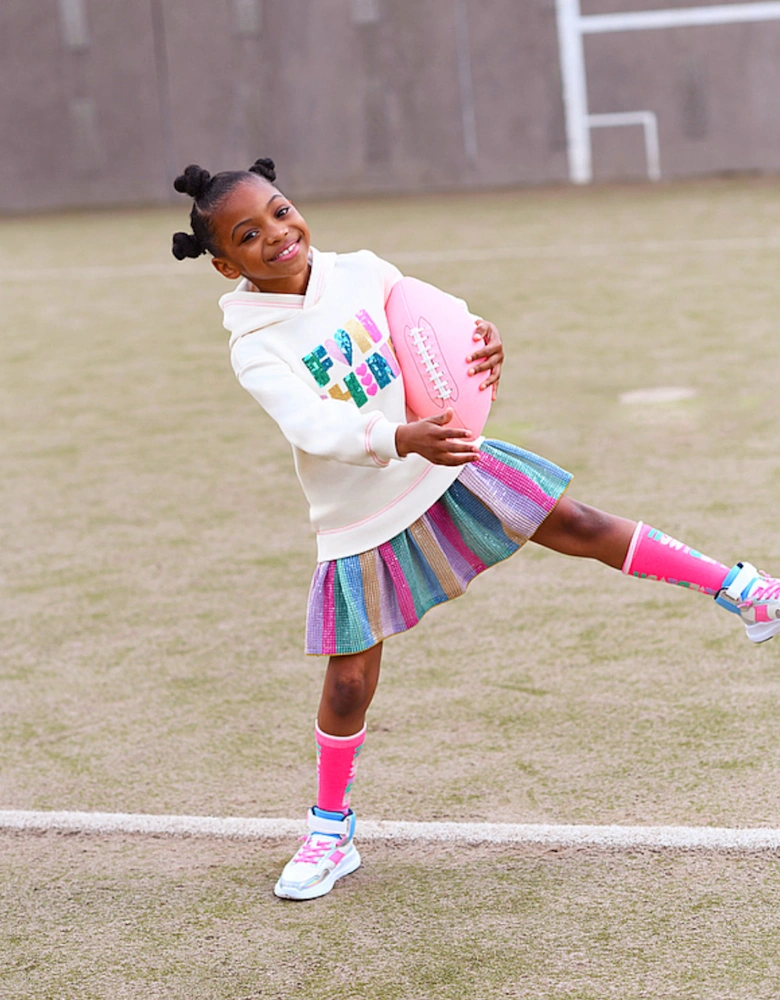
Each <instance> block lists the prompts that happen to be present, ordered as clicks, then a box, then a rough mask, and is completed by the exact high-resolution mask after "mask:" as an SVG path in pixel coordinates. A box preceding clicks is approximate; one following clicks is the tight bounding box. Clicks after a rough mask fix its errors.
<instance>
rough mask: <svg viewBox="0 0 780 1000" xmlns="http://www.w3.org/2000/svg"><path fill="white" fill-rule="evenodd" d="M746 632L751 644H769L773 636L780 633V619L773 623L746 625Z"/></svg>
mask: <svg viewBox="0 0 780 1000" xmlns="http://www.w3.org/2000/svg"><path fill="white" fill-rule="evenodd" d="M745 631H746V632H747V637H748V639H750V641H751V642H768V641H769V640H770V639H771V638H772V637H773V636H775V635H777V634H778V633H780V618H776V619H775V620H774V621H772V622H753V623H752V624H750V623H748V622H746V623H745Z"/></svg>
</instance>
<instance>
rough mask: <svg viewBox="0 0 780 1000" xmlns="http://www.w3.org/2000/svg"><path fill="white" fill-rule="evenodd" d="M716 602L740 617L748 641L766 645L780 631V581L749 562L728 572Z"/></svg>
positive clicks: (742, 563) (737, 565)
mask: <svg viewBox="0 0 780 1000" xmlns="http://www.w3.org/2000/svg"><path fill="white" fill-rule="evenodd" d="M715 601H716V603H717V604H720V606H721V607H723V608H726V609H727V610H728V611H733V612H734V613H735V614H738V615H739V616H740V618H741V619H742V621H743V622H744V623H745V630H746V631H747V637H748V639H750V641H751V642H766V641H767V639H771V638H772V636H775V635H777V634H778V633H779V632H780V580H776V579H775V578H774V577H773V576H769V575H768V574H767V573H762V572H759V570H757V569H756V567H755V566H752V565H751V564H750V563H747V562H740V563H737V564H736V566H734V567H732V569H730V570H729V572H728V575H727V576H726V579H725V580H724V581H723V586H722V587H721V589H720V590H719V591H718V593H717V594H716V595H715Z"/></svg>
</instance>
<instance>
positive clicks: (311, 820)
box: [306, 809, 352, 837]
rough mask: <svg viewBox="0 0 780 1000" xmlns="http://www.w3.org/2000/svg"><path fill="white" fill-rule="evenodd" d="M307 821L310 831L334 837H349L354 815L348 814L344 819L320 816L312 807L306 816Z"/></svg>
mask: <svg viewBox="0 0 780 1000" xmlns="http://www.w3.org/2000/svg"><path fill="white" fill-rule="evenodd" d="M306 823H307V826H308V828H309V833H324V834H329V835H330V836H332V837H347V836H349V832H350V827H351V825H352V817H351V816H350V815H347V816H345V817H344V819H327V818H326V817H324V816H318V815H317V814H316V813H315V812H314V810H313V809H310V810H309V812H308V814H307V816H306Z"/></svg>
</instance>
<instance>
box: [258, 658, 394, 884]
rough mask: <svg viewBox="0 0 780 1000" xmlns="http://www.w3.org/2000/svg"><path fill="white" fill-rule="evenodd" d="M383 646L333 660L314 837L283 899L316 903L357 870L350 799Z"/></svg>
mask: <svg viewBox="0 0 780 1000" xmlns="http://www.w3.org/2000/svg"><path fill="white" fill-rule="evenodd" d="M381 659H382V644H381V643H380V644H379V645H378V646H374V647H373V648H372V649H367V650H366V651H365V652H362V653H353V654H350V655H346V656H331V658H330V660H329V661H328V667H327V670H326V671H325V683H324V684H323V686H322V698H321V700H320V710H319V713H318V715H317V727H316V738H317V804H316V805H315V806H314V807H313V808H312V809H310V810H309V813H308V816H307V826H308V829H309V833H308V836H307V837H306V838H305V839H304V842H303V846H302V847H300V848H299V849H298V851H297V852H296V853H295V855H294V856H293V858H292V860H291V861H289V862H288V863H287V864H286V865H285V867H284V870H283V871H282V874H281V876H280V877H279V881H278V882H277V883H276V887H275V889H274V892H275V893H276V895H277V896H281V897H282V898H283V899H314V898H316V897H317V896H324V895H325V893H327V892H330V890H331V889H332V888H333V886H334V885H335V883H336V882H337V881H338V880H339V879H340V878H343V877H344V876H345V875H349V874H350V873H351V872H353V871H355V869H356V868H358V867H359V865H360V854H359V853H358V851H357V848H356V847H355V844H354V840H353V837H354V833H355V816H354V813H353V812H352V810H351V809H350V808H349V796H350V792H351V791H352V783H353V782H354V780H355V771H356V770H357V762H358V757H359V756H360V752H361V750H362V749H363V740H364V739H365V735H366V711H367V709H368V706H369V705H370V704H371V699H372V698H373V697H374V691H376V686H377V682H378V681H379V664H380V662H381Z"/></svg>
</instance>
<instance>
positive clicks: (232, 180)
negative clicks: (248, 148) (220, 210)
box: [172, 159, 276, 260]
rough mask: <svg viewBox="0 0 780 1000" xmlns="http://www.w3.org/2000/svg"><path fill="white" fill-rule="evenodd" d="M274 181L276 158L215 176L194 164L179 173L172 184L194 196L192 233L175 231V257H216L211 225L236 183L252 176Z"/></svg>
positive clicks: (191, 217) (218, 253) (217, 247)
mask: <svg viewBox="0 0 780 1000" xmlns="http://www.w3.org/2000/svg"><path fill="white" fill-rule="evenodd" d="M257 174H259V175H260V177H263V178H265V180H267V181H270V182H271V183H273V182H274V181H275V180H276V166H275V164H274V161H273V160H268V159H265V160H255V162H254V163H253V164H252V166H251V167H250V168H249V170H223V171H222V172H221V173H219V174H214V176H213V177H212V176H211V174H210V173H209V172H208V170H204V169H203V167H199V166H198V165H197V164H196V163H191V164H190V165H189V166H188V167H187V169H186V170H185V171H184V173H183V174H179V176H178V177H177V178H176V180H175V181H174V182H173V186H174V187H175V188H176V190H177V191H179V192H180V193H181V194H188V195H190V197H192V198H194V199H195V201H194V204H193V206H192V212H191V213H190V225H191V226H192V232H191V233H174V234H173V247H172V252H173V256H174V257H176V259H177V260H184V258H185V257H200V255H201V254H204V253H206V251H208V252H209V253H210V254H211V255H212V256H213V257H218V256H219V255H220V252H221V251H220V248H219V246H218V245H217V241H216V238H215V236H214V230H213V229H212V227H211V216H212V215H213V213H214V209H215V208H216V207H217V205H218V204H219V203H220V202H221V201H222V200H223V198H225V197H226V196H227V195H228V194H229V193H230V192H231V191H232V190H233V188H234V187H235V186H236V185H237V184H240V183H241V182H242V181H245V180H246V179H247V178H249V177H252V176H253V175H257Z"/></svg>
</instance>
